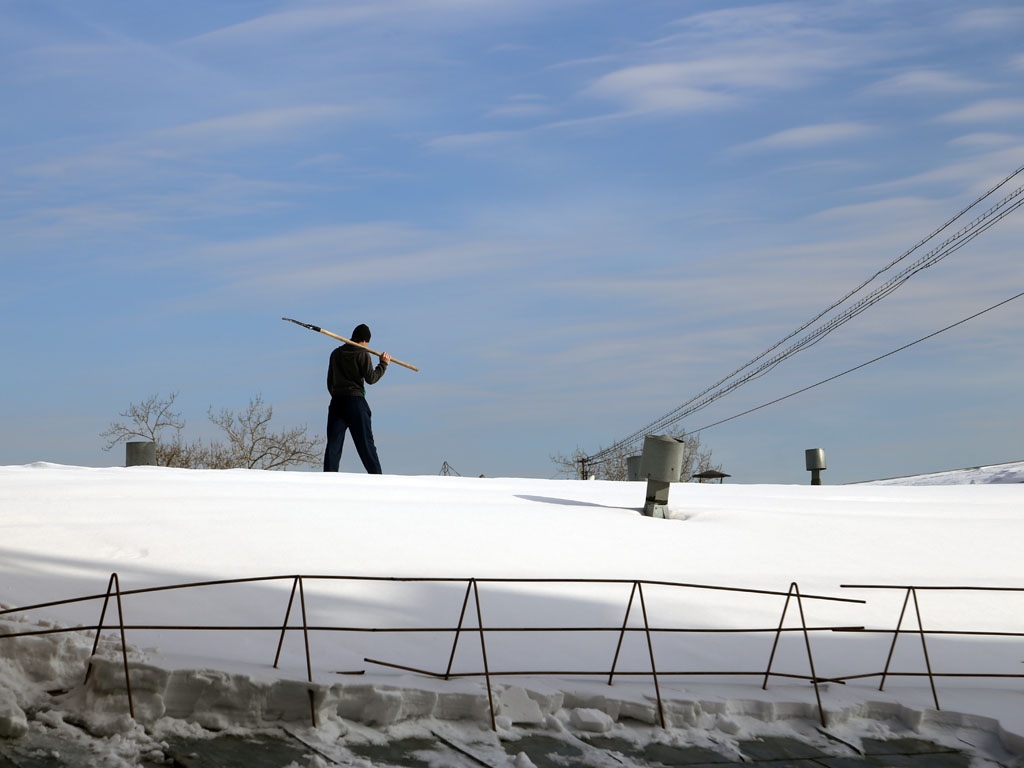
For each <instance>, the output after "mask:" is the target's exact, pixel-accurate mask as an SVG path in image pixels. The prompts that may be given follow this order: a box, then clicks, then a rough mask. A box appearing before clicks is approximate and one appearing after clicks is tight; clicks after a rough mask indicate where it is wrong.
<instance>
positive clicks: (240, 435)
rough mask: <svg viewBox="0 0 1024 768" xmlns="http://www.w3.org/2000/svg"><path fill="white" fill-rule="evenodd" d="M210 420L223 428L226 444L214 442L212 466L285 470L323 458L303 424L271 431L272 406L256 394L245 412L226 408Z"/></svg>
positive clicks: (316, 443) (317, 444)
mask: <svg viewBox="0 0 1024 768" xmlns="http://www.w3.org/2000/svg"><path fill="white" fill-rule="evenodd" d="M209 415H210V421H212V422H213V423H214V424H216V425H217V426H218V427H220V428H221V429H222V430H224V434H226V435H227V438H228V444H227V445H226V446H221V445H217V446H216V450H214V451H212V452H211V455H210V460H211V463H212V464H213V466H214V468H218V469H220V468H226V467H246V468H248V469H284V468H285V467H289V466H295V465H299V464H316V463H317V461H319V460H321V459H322V458H323V454H322V452H321V451H320V450H319V448H320V444H319V441H318V440H315V439H314V438H311V437H310V436H309V435H308V434H307V432H306V427H294V428H292V429H285V430H282V431H280V432H271V431H270V427H269V424H270V420H271V418H273V416H274V409H273V407H272V406H269V405H266V404H265V403H264V402H263V398H262V397H261V396H260V395H257V396H256V397H255V398H254V399H252V400H250V401H249V407H248V408H246V409H245V410H244V411H238V412H233V411H229V410H227V409H223V410H221V412H220V413H218V414H217V415H214V413H213V409H212V408H211V409H210V411H209Z"/></svg>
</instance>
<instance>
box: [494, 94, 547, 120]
mask: <svg viewBox="0 0 1024 768" xmlns="http://www.w3.org/2000/svg"><path fill="white" fill-rule="evenodd" d="M548 112H550V107H548V106H547V104H545V103H544V97H543V96H541V95H540V94H519V95H516V96H513V97H511V98H510V99H508V101H507V102H506V103H504V104H500V105H498V106H496V107H491V109H489V110H487V112H486V113H485V114H484V117H487V118H508V119H513V120H524V119H530V118H536V117H541V116H542V115H545V114H547V113H548Z"/></svg>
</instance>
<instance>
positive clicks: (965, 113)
mask: <svg viewBox="0 0 1024 768" xmlns="http://www.w3.org/2000/svg"><path fill="white" fill-rule="evenodd" d="M1019 118H1024V99H986V100H984V101H978V102H975V103H974V104H971V105H969V106H967V107H964V108H962V109H957V110H954V111H953V112H947V113H946V114H944V115H942V116H941V118H940V119H941V120H944V121H946V122H950V123H986V122H1002V121H1005V120H1016V119H1019Z"/></svg>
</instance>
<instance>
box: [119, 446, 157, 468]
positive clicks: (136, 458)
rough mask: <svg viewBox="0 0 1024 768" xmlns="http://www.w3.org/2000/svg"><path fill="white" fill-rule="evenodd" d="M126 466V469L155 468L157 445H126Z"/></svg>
mask: <svg viewBox="0 0 1024 768" xmlns="http://www.w3.org/2000/svg"><path fill="white" fill-rule="evenodd" d="M124 465H125V466H126V467H155V466H156V443H150V442H135V443H125V444H124Z"/></svg>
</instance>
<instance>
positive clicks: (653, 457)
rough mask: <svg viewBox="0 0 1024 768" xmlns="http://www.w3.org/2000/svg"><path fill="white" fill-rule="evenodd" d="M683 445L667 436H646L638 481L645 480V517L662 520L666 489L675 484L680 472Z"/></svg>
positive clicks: (665, 506) (665, 503) (665, 502)
mask: <svg viewBox="0 0 1024 768" xmlns="http://www.w3.org/2000/svg"><path fill="white" fill-rule="evenodd" d="M683 447H684V446H683V441H682V440H677V439H676V438H674V437H669V436H668V435H647V436H646V437H645V438H644V452H643V454H642V455H641V457H640V477H641V478H646V479H647V503H646V504H644V514H645V515H647V516H648V517H665V510H666V509H667V508H668V489H669V486H670V485H671V484H672V483H678V482H679V477H680V475H681V474H682V471H683Z"/></svg>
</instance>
